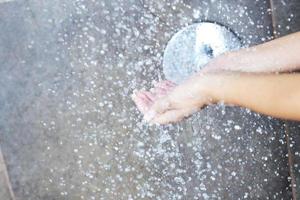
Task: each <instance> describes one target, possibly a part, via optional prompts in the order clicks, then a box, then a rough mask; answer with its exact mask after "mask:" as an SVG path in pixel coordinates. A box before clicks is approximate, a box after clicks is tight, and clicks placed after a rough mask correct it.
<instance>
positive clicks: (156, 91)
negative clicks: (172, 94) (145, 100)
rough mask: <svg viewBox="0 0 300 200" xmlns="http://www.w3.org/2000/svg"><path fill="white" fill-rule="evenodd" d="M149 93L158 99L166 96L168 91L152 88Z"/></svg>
mask: <svg viewBox="0 0 300 200" xmlns="http://www.w3.org/2000/svg"><path fill="white" fill-rule="evenodd" d="M150 91H151V93H152V94H153V95H154V97H155V99H157V98H159V97H162V96H165V95H167V94H168V91H167V90H165V89H162V88H158V87H156V88H152V89H151V90H150Z"/></svg>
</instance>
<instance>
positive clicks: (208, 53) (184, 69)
mask: <svg viewBox="0 0 300 200" xmlns="http://www.w3.org/2000/svg"><path fill="white" fill-rule="evenodd" d="M240 47H241V42H240V39H239V38H238V37H237V35H236V34H234V33H233V32H232V31H231V30H230V29H228V28H227V27H225V26H223V25H219V24H216V23H211V22H201V23H195V24H192V25H190V26H187V27H185V28H183V29H182V30H180V31H179V32H177V33H176V34H175V35H174V36H173V37H172V38H171V40H170V41H169V42H168V45H167V47H166V49H165V52H164V58H163V71H164V74H165V76H166V79H168V80H171V81H173V82H175V83H180V82H181V81H182V80H184V79H186V78H187V77H188V76H190V75H192V74H194V73H196V72H198V71H199V70H201V68H203V67H204V66H205V65H206V64H207V63H208V62H209V61H210V60H211V59H212V58H214V57H216V56H218V55H220V54H223V53H224V52H226V51H231V50H235V49H239V48H240Z"/></svg>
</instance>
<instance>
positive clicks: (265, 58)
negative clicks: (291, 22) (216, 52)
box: [207, 32, 300, 72]
mask: <svg viewBox="0 0 300 200" xmlns="http://www.w3.org/2000/svg"><path fill="white" fill-rule="evenodd" d="M299 52H300V32H298V33H294V34H291V35H288V36H285V37H282V38H279V39H276V40H272V41H270V42H266V43H264V44H261V45H257V46H254V47H250V48H246V49H241V50H239V51H233V52H229V53H225V54H223V55H221V56H219V57H217V58H215V59H214V60H212V61H211V62H210V63H209V64H208V65H207V70H208V71H209V70H210V69H211V70H214V69H224V70H231V71H244V72H283V71H294V70H297V69H300V56H299Z"/></svg>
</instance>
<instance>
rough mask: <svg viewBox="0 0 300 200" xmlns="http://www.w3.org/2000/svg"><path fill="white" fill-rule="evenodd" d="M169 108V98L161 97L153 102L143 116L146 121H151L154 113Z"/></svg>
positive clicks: (162, 111)
mask: <svg viewBox="0 0 300 200" xmlns="http://www.w3.org/2000/svg"><path fill="white" fill-rule="evenodd" d="M171 108H172V107H171V101H170V100H169V98H168V97H163V98H161V99H158V100H156V102H154V104H153V105H152V106H151V108H150V109H149V111H148V112H147V113H146V114H145V116H144V118H145V120H146V121H151V120H152V119H153V118H155V117H156V115H158V114H162V113H164V112H166V111H167V110H169V109H171Z"/></svg>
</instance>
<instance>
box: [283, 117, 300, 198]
mask: <svg viewBox="0 0 300 200" xmlns="http://www.w3.org/2000/svg"><path fill="white" fill-rule="evenodd" d="M284 131H285V136H286V144H287V149H288V162H289V163H288V164H289V172H290V177H291V188H292V195H293V196H292V197H293V200H296V199H297V193H296V188H295V187H294V186H295V185H296V177H295V173H294V168H293V166H294V159H293V154H292V151H291V146H290V129H289V123H288V122H287V121H285V122H284Z"/></svg>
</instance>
